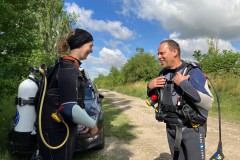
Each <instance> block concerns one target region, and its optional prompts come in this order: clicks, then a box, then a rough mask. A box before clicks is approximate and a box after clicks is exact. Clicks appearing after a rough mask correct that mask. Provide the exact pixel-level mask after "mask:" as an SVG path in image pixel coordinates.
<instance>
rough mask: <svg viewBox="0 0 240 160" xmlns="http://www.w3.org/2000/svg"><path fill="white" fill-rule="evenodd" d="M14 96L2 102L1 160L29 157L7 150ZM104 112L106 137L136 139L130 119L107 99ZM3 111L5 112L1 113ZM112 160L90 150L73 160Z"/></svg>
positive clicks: (13, 113)
mask: <svg viewBox="0 0 240 160" xmlns="http://www.w3.org/2000/svg"><path fill="white" fill-rule="evenodd" d="M14 99H15V95H13V96H10V97H9V100H5V101H3V103H2V104H3V106H2V107H1V108H2V109H1V110H0V114H1V127H0V142H1V145H0V147H1V148H0V149H1V152H0V159H1V160H28V159H30V157H19V156H14V155H11V153H10V152H9V151H8V150H7V143H8V139H7V133H8V130H9V125H10V121H11V119H12V117H13V115H15V111H16V108H15V107H16V106H15V105H14ZM103 110H104V128H105V136H106V137H116V138H118V139H120V140H126V141H131V140H133V139H135V138H136V133H133V131H132V130H133V128H134V126H133V125H131V121H130V119H129V118H128V117H127V115H125V114H123V113H122V111H121V110H119V109H117V108H116V107H115V106H114V105H113V104H112V103H111V101H110V100H109V99H106V98H105V99H104V100H103ZM3 111H5V112H4V113H5V114H4V113H3ZM78 159H83V160H114V159H116V158H114V157H109V156H105V155H101V154H99V152H98V151H95V150H91V151H86V152H79V153H75V154H74V156H73V160H78Z"/></svg>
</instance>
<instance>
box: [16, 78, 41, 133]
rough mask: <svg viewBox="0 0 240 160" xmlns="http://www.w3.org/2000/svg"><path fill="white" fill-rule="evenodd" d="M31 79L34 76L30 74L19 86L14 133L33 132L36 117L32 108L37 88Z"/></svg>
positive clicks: (33, 107)
mask: <svg viewBox="0 0 240 160" xmlns="http://www.w3.org/2000/svg"><path fill="white" fill-rule="evenodd" d="M33 79H34V75H33V74H30V75H29V78H28V79H26V80H24V81H23V82H22V83H20V85H19V88H18V97H17V113H16V117H15V128H14V131H17V132H35V126H34V123H35V121H36V117H37V115H36V110H35V106H34V98H35V96H36V93H37V90H38V86H37V84H36V82H34V81H33ZM33 134H34V133H33ZM35 134H36V133H35Z"/></svg>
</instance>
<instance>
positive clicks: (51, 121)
mask: <svg viewBox="0 0 240 160" xmlns="http://www.w3.org/2000/svg"><path fill="white" fill-rule="evenodd" d="M60 63H72V64H73V65H74V66H75V67H76V72H77V74H78V83H77V86H76V87H77V88H78V90H79V92H80V94H78V96H77V103H78V104H79V106H80V107H82V108H84V85H85V83H84V82H85V81H86V79H87V78H86V77H85V74H84V72H83V71H80V70H79V67H80V64H79V62H78V61H77V60H76V59H75V58H73V57H70V56H63V57H60V58H59V59H58V60H57V61H56V63H55V65H54V66H52V67H50V68H48V69H47V74H45V73H44V72H45V71H44V70H43V69H42V70H43V74H42V75H43V80H44V81H43V82H42V85H43V86H42V87H40V90H39V92H38V94H37V95H36V102H41V104H40V103H39V104H37V106H38V108H39V109H38V110H39V111H38V114H39V116H38V117H39V118H38V119H39V120H38V125H39V134H40V137H41V139H42V141H43V143H44V144H45V145H46V146H47V147H48V148H50V149H58V148H60V147H62V146H63V145H64V144H65V143H66V141H67V139H68V136H69V127H72V126H75V124H74V123H73V122H70V121H69V120H67V119H66V118H65V117H64V116H63V115H62V114H61V112H62V111H61V102H60V99H59V95H60V93H59V88H58V79H59V77H58V71H59V69H60V65H59V64H60ZM66 78H67V77H66ZM47 82H49V83H47ZM43 88H44V89H43ZM40 99H41V101H39V100H40ZM44 99H45V100H44ZM43 106H44V107H43ZM42 112H44V113H45V114H44V116H43V115H42ZM42 116H43V117H44V118H43V122H41V119H42V118H41V117H42ZM56 122H57V123H56ZM60 122H63V124H64V125H65V126H66V129H67V134H66V138H65V139H64V141H63V142H62V143H61V144H60V145H58V146H50V145H49V144H48V143H47V142H46V141H45V138H44V137H43V134H42V129H48V130H49V129H50V130H56V129H61V128H62V124H61V123H60ZM41 124H44V125H45V126H47V127H44V128H42V125H41Z"/></svg>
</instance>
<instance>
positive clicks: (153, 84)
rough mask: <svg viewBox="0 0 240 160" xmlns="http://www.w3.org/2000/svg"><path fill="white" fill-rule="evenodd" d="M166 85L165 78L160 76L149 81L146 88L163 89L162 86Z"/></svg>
mask: <svg viewBox="0 0 240 160" xmlns="http://www.w3.org/2000/svg"><path fill="white" fill-rule="evenodd" d="M165 83H166V78H165V76H160V77H157V78H154V79H153V80H151V81H150V82H149V84H148V87H149V88H150V89H154V88H158V87H160V88H163V87H164V85H165Z"/></svg>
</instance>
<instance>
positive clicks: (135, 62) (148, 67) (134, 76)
mask: <svg viewBox="0 0 240 160" xmlns="http://www.w3.org/2000/svg"><path fill="white" fill-rule="evenodd" d="M160 69H161V65H160V63H159V61H158V60H157V59H156V57H155V56H153V55H152V54H151V53H147V52H145V51H144V49H143V48H137V49H136V54H134V55H133V56H132V57H131V58H130V59H129V60H128V61H127V63H126V64H125V65H124V66H123V68H122V73H123V75H124V80H125V82H136V81H140V80H143V81H148V80H150V79H152V78H153V77H156V76H157V74H158V73H159V71H160Z"/></svg>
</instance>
